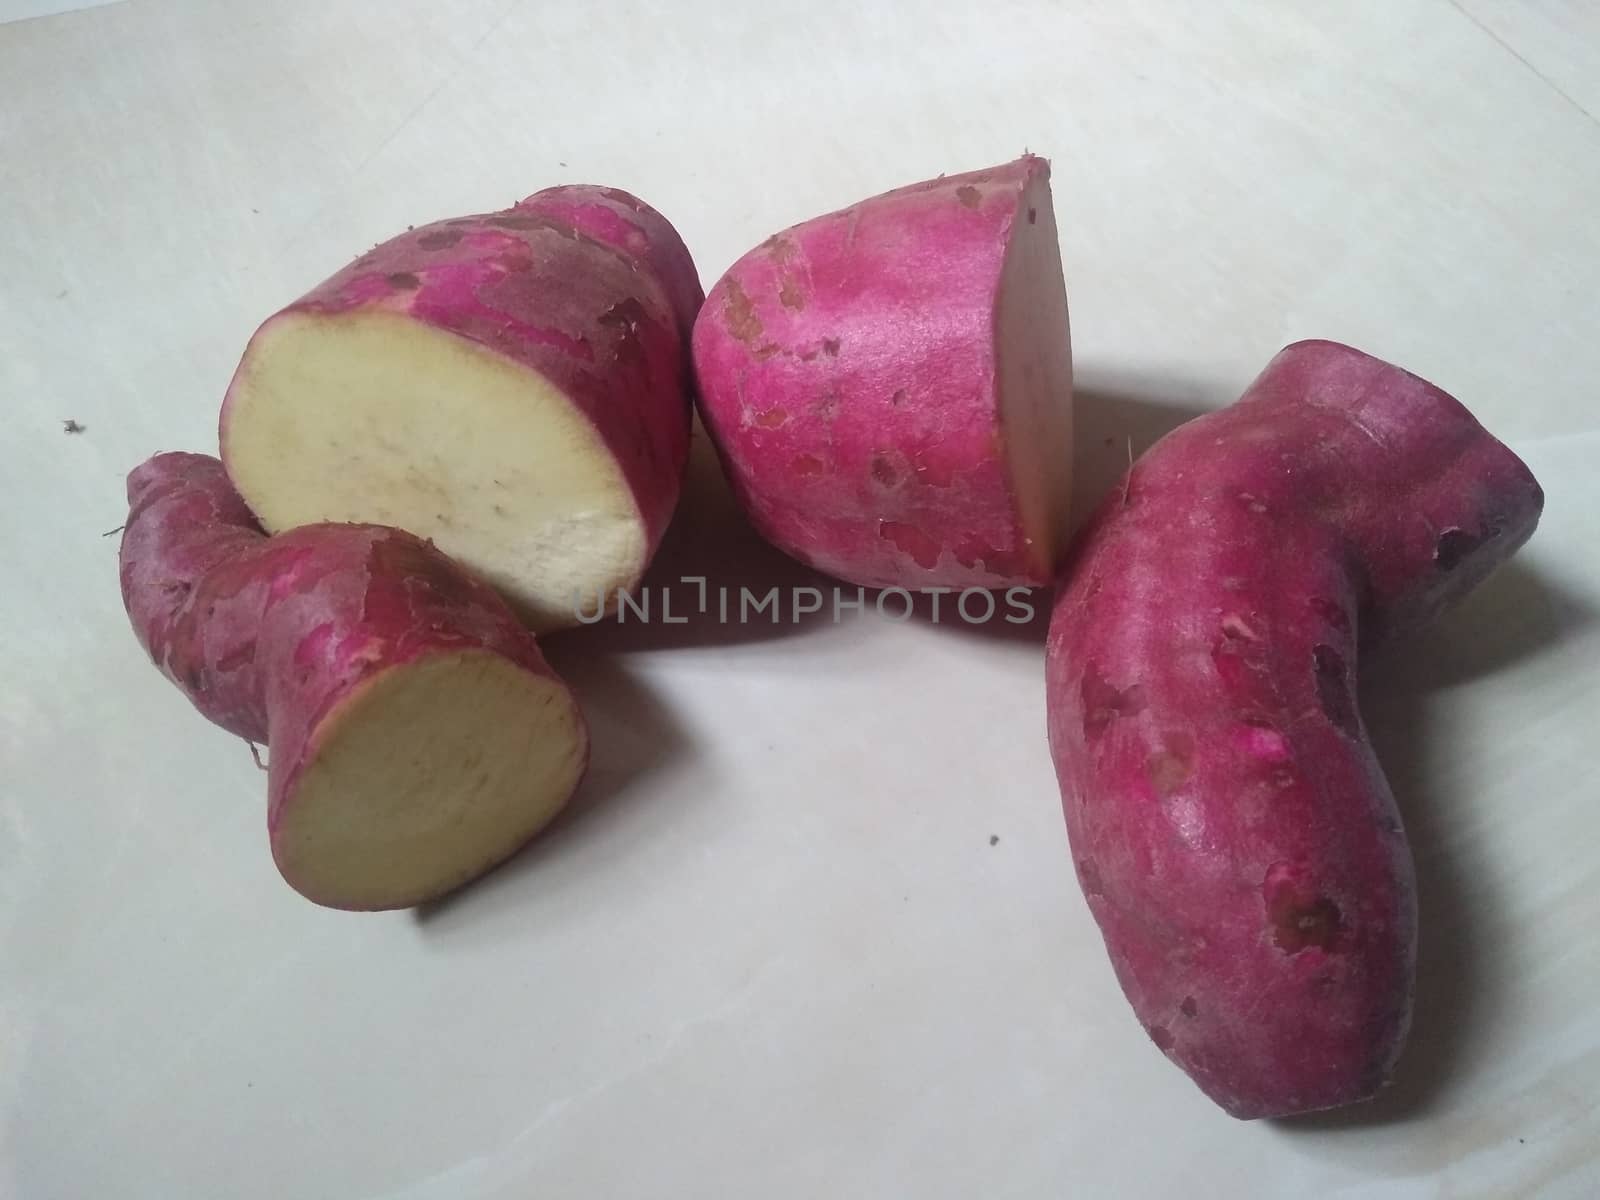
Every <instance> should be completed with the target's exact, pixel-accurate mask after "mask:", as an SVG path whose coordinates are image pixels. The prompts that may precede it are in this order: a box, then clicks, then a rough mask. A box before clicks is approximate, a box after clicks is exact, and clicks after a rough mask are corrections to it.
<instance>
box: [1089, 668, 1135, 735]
mask: <svg viewBox="0 0 1600 1200" xmlns="http://www.w3.org/2000/svg"><path fill="white" fill-rule="evenodd" d="M1082 698H1083V732H1084V734H1085V736H1092V735H1095V734H1099V733H1103V732H1105V730H1106V728H1107V727H1108V726H1109V725H1110V724H1111V722H1112V721H1115V720H1116V719H1117V718H1118V717H1131V716H1133V715H1134V714H1135V713H1139V712H1142V711H1143V710H1144V706H1145V698H1144V685H1143V684H1138V683H1134V684H1129V685H1128V686H1127V687H1125V688H1120V689H1119V688H1118V687H1117V686H1116V685H1115V684H1112V683H1108V682H1107V681H1106V680H1105V679H1104V678H1103V677H1102V676H1101V674H1100V670H1099V668H1098V667H1096V666H1095V665H1094V664H1093V663H1090V664H1089V668H1088V670H1086V671H1085V672H1084V674H1083V687H1082Z"/></svg>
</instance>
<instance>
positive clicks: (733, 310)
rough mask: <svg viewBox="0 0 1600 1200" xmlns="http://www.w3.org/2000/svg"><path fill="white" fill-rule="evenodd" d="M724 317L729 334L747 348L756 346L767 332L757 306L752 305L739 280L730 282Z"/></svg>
mask: <svg viewBox="0 0 1600 1200" xmlns="http://www.w3.org/2000/svg"><path fill="white" fill-rule="evenodd" d="M722 316H723V320H724V321H726V322H727V325H728V332H729V333H730V334H732V335H733V336H734V337H735V338H737V339H738V340H739V341H741V342H743V343H745V345H747V346H753V345H755V344H756V343H757V342H758V341H760V340H761V336H762V334H763V333H764V332H765V331H764V330H763V329H762V326H761V318H760V317H759V316H757V315H756V306H755V305H754V304H752V303H750V297H749V296H747V295H745V291H744V288H742V287H740V286H739V281H738V280H737V279H730V280H728V294H727V295H726V296H724V297H723V300H722Z"/></svg>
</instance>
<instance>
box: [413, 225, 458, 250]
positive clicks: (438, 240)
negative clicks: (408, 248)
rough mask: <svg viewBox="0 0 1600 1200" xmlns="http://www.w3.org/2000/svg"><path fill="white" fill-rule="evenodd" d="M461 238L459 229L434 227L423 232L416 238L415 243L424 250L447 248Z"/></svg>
mask: <svg viewBox="0 0 1600 1200" xmlns="http://www.w3.org/2000/svg"><path fill="white" fill-rule="evenodd" d="M461 238H462V233H461V230H459V229H435V230H433V231H432V232H431V233H425V234H423V235H422V236H421V237H419V238H418V239H417V245H418V246H420V247H421V248H422V249H424V250H448V249H449V248H450V247H451V246H454V245H455V244H456V243H457V242H459V241H460V240H461Z"/></svg>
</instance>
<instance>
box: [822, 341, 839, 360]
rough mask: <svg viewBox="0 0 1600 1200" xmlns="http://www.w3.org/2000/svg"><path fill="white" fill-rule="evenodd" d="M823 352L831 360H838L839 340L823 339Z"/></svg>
mask: <svg viewBox="0 0 1600 1200" xmlns="http://www.w3.org/2000/svg"><path fill="white" fill-rule="evenodd" d="M822 352H823V353H824V354H826V355H827V356H828V357H829V358H838V357H839V339H838V338H823V339H822Z"/></svg>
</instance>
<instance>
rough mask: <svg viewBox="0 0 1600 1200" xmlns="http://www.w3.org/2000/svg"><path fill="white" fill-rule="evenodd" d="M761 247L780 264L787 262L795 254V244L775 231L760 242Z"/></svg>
mask: <svg viewBox="0 0 1600 1200" xmlns="http://www.w3.org/2000/svg"><path fill="white" fill-rule="evenodd" d="M761 248H762V249H763V250H765V251H766V252H767V253H768V254H769V255H771V256H772V260H773V261H774V262H776V263H778V264H780V265H782V264H783V263H786V262H788V261H789V260H790V259H791V258H793V257H794V255H795V244H794V243H793V242H791V241H790V240H789V239H788V238H786V237H784V236H783V234H781V233H775V234H773V235H772V236H771V237H769V238H768V239H767V240H766V241H764V242H762V243H761Z"/></svg>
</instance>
